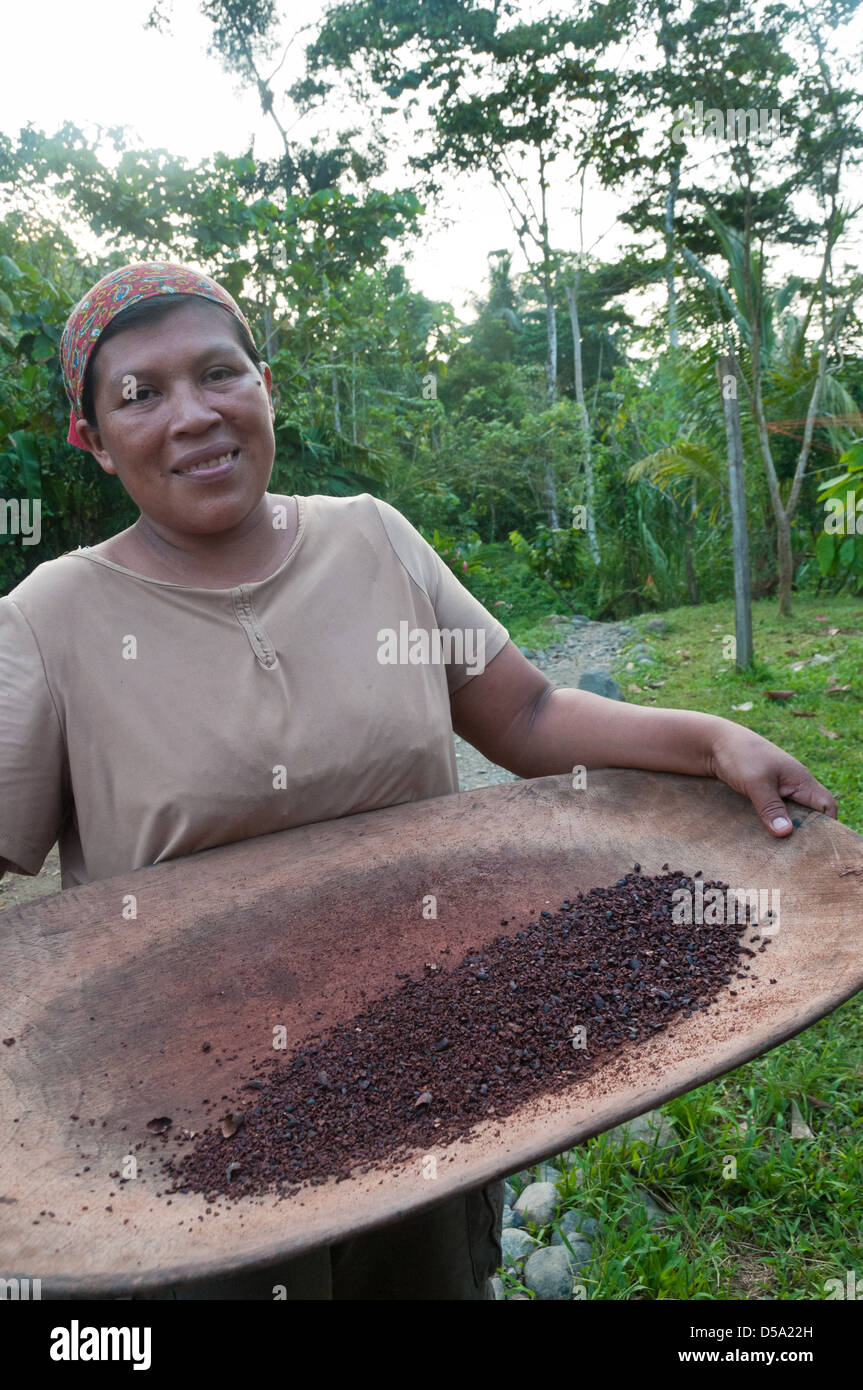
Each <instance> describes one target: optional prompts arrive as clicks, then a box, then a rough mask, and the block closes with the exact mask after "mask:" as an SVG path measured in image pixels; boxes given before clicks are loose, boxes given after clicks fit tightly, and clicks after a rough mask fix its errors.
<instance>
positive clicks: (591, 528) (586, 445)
mask: <svg viewBox="0 0 863 1390" xmlns="http://www.w3.org/2000/svg"><path fill="white" fill-rule="evenodd" d="M563 288H564V290H565V292H566V302H567V304H568V305H569V322H570V325H571V327H572V360H573V366H574V371H575V402H576V407H577V409H578V416H579V422H580V426H581V441H582V447H583V449H584V479H585V485H586V491H587V541H588V545H589V546H590V553H591V555H592V557H593V563H594V564H595V565H598V564H599V542H598V541H597V539H596V506H595V500H596V499H595V489H594V479H593V454H592V451H591V439H590V417H589V415H588V413H587V406H586V405H585V403H584V375H583V370H582V361H581V325H580V323H579V320H578V271H577V270H574V271H573V274H572V280H571V281H568V282H566V283H565V284H564V287H563Z"/></svg>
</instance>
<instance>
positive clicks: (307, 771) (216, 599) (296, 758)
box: [0, 262, 836, 1299]
mask: <svg viewBox="0 0 863 1390" xmlns="http://www.w3.org/2000/svg"><path fill="white" fill-rule="evenodd" d="M61 365H62V369H63V374H64V380H65V384H66V389H67V392H68V395H69V399H70V402H71V406H72V413H71V420H70V431H69V441H70V442H71V443H73V444H75V445H77V446H78V447H81V448H83V449H86V450H88V451H89V452H91V453H92V454H93V455H94V457H95V459H96V460H97V462H98V463H99V464H100V466H101V467H102V468H103V469H104V470H105V471H106V472H107V473H111V474H116V475H117V477H118V478H119V479H120V482H121V484H122V486H123V487H124V488H125V490H126V491H127V492H128V494H129V495H130V497H131V498H132V499H133V501H134V502H135V503H136V505H137V506H138V508H139V510H140V516H139V517H138V520H137V521H136V522H135V523H134V525H132V526H130V527H129V528H128V530H126V531H123V532H121V533H120V534H119V535H116V536H112V537H110V538H109V539H107V540H105V541H103V542H101V544H99V545H96V546H93V547H92V548H90V547H87V548H85V549H84V550H77V551H74V552H70V553H67V554H65V555H62V556H60V557H59V558H58V559H56V560H52V561H49V562H48V563H46V564H42V565H40V566H38V567H37V569H36V570H35V571H34V572H33V573H32V574H30V575H29V576H28V577H27V578H26V579H25V580H24V581H23V582H22V583H21V584H19V585H18V586H17V588H16V589H14V590H13V591H12V593H11V594H10V595H9V596H8V597H7V598H4V599H2V600H0V696H2V698H0V784H2V791H3V795H2V800H0V807H2V809H0V856H2V857H0V872H2V871H3V870H5V869H7V868H11V869H13V870H14V871H16V872H19V873H27V874H35V873H37V872H38V871H39V868H40V867H41V865H42V862H43V860H44V858H45V855H46V854H47V852H48V850H49V849H50V848H51V846H52V845H53V844H54V843H55V841H57V840H58V839H59V844H60V857H61V867H62V885H63V887H64V888H68V887H71V886H73V885H76V884H83V883H88V882H91V881H92V880H94V879H100V878H106V877H109V876H112V875H117V874H123V873H125V872H128V871H130V870H132V869H136V868H140V867H142V866H144V865H147V864H154V863H158V862H160V861H163V860H166V859H173V858H176V857H178V856H180V855H186V854H191V853H194V852H195V851H197V850H202V849H207V848H210V847H212V846H214V845H220V844H225V843H228V842H231V841H235V840H241V839H244V838H246V837H248V836H251V835H260V834H265V833H269V832H272V831H276V830H282V829H285V828H287V827H289V826H295V825H301V824H306V823H310V822H314V821H320V820H326V819H330V818H333V817H338V816H345V815H350V814H353V813H356V812H359V811H366V810H373V809H376V808H378V807H383V806H389V805H393V804H397V803H401V802H405V801H412V800H418V799H421V798H423V797H430V796H439V795H444V794H447V793H450V792H456V791H457V790H458V776H457V772H456V765H455V758H454V752H453V744H452V730H453V729H455V730H456V731H457V732H458V733H459V734H461V735H462V736H463V737H464V738H466V739H467V740H468V741H469V742H471V743H472V744H474V745H475V746H476V747H477V748H478V749H480V751H481V752H483V753H484V754H485V755H486V756H487V757H489V758H491V759H492V760H493V761H494V762H496V763H498V764H500V765H501V766H503V767H505V768H507V769H509V770H510V771H512V772H514V773H516V774H517V775H519V776H522V777H535V776H544V775H547V774H552V773H564V772H568V771H570V770H571V769H572V767H573V766H574V765H575V764H582V765H584V766H585V767H588V768H590V767H602V766H617V767H638V768H652V769H657V770H667V771H673V772H683V773H693V774H700V775H713V776H716V777H720V778H722V779H723V780H724V781H726V782H727V783H728V784H729V785H730V786H732V787H734V788H735V789H736V790H737V791H740V792H742V793H744V794H745V795H748V796H749V797H750V798H751V799H752V801H753V803H754V805H755V807H756V809H757V810H758V813H759V815H760V816H761V818H762V821H763V822H764V825H765V827H766V830H767V831H768V832H769V833H770V834H773V835H775V836H777V837H781V836H784V835H789V834H791V833H792V827H791V822H790V820H789V818H788V816H787V814H786V811H785V807H784V805H783V802H782V797H783V796H793V797H795V798H796V799H797V800H798V801H800V802H803V803H804V804H806V805H809V806H812V807H815V808H816V809H818V810H820V811H824V812H826V813H827V814H828V815H831V816H834V817H835V815H836V803H835V801H834V799H833V797H832V796H831V794H830V793H829V792H828V791H827V790H826V788H824V787H823V786H821V785H820V783H818V782H816V781H815V779H814V778H813V777H812V776H811V775H810V773H809V772H808V771H807V770H806V768H805V767H803V765H802V764H801V763H799V762H797V760H796V759H794V758H792V757H790V756H789V755H788V754H787V753H784V752H783V751H782V750H781V749H779V748H777V747H776V746H775V745H774V744H772V743H769V742H767V740H765V739H762V738H760V737H759V736H758V735H757V734H754V733H751V732H750V731H749V730H747V729H744V728H742V727H740V726H739V725H736V724H734V723H731V722H730V721H728V720H724V719H719V718H714V717H712V716H708V715H705V714H699V713H696V712H692V711H685V710H662V709H650V708H640V707H636V706H630V705H628V704H625V703H617V702H615V701H610V700H606V699H603V698H602V697H600V696H596V695H592V694H589V693H586V692H583V691H577V690H555V689H553V687H551V686H550V684H549V682H548V681H547V680H546V679H545V677H544V676H542V675H541V674H540V672H539V671H537V670H536V668H535V667H533V666H531V664H530V663H529V662H528V661H526V660H525V658H524V657H523V656H522V655H521V653H520V652H519V651H518V649H517V648H516V647H515V646H514V645H513V644H512V642H510V641H509V639H508V634H507V633H506V630H505V629H504V628H503V627H502V626H501V625H500V623H498V622H497V621H496V620H495V619H494V618H493V617H492V616H491V615H490V614H489V613H487V612H486V610H485V609H484V608H483V607H482V606H481V605H480V604H479V603H478V602H477V601H476V600H475V599H474V598H473V597H472V596H471V595H470V594H469V593H468V592H467V591H466V590H465V589H464V588H463V587H462V586H461V585H460V584H459V583H458V581H457V580H456V578H455V577H454V575H453V574H452V573H451V571H450V570H449V569H448V568H447V567H446V566H445V565H444V564H443V562H442V561H441V560H440V559H439V558H438V557H437V556H436V554H435V553H434V551H433V550H432V549H431V547H430V546H429V545H428V544H427V543H426V542H425V541H424V540H423V539H422V537H421V536H420V535H419V533H418V532H417V531H416V530H415V529H414V528H413V527H412V526H411V525H410V523H409V522H408V521H407V520H406V519H405V518H404V517H403V516H401V514H400V513H399V512H398V511H396V510H395V509H394V508H393V507H391V506H389V505H388V504H387V503H384V502H379V501H377V500H376V499H375V498H373V497H371V496H370V495H369V494H362V495H360V496H357V497H347V498H333V497H322V496H312V497H303V496H298V497H285V496H280V495H277V494H271V493H268V492H267V486H268V483H269V480H270V476H271V472H272V468H273V461H274V451H275V442H274V435H273V418H274V408H273V402H272V377H271V373H270V369H269V367H268V366H267V365H266V364H265V363H263V362H262V361H261V359H260V356H259V354H258V352H257V350H256V348H255V345H254V341H253V338H252V335H251V332H250V330H249V327H248V324H247V323H246V320H245V318H244V317H243V315H242V313H241V311H240V309H239V308H238V307H237V305H236V304H235V302H234V300H233V299H232V298H231V296H230V295H228V294H227V293H226V291H225V290H223V289H222V288H221V287H220V286H218V285H217V284H215V282H214V281H212V280H210V279H209V278H208V277H207V276H204V275H201V274H199V273H198V272H195V271H192V270H189V269H188V268H185V267H181V266H173V265H169V264H166V263H162V262H153V263H148V264H142V265H133V266H125V267H123V268H122V269H120V270H117V271H114V272H112V273H111V274H110V275H108V276H105V277H104V278H103V279H102V280H100V281H99V282H98V284H96V285H95V286H94V287H93V288H92V289H91V290H90V292H89V293H88V294H87V295H86V296H85V298H84V299H83V300H82V301H81V302H80V303H79V304H78V305H77V306H76V308H75V309H74V310H73V312H72V314H71V315H70V317H69V320H68V322H67V324H66V328H65V330H64V334H63V339H62V344H61ZM405 622H407V624H408V628H407V629H406V630H407V631H409V632H411V633H412V634H413V633H414V632H416V631H417V630H420V631H423V632H425V633H427V634H431V633H432V632H434V631H435V629H439V630H446V631H449V632H450V633H454V634H458V633H464V634H467V635H469V636H470V635H472V637H473V641H470V640H468V641H466V643H465V649H464V651H462V652H460V653H459V652H456V653H455V657H463V658H465V659H463V660H462V659H458V660H457V659H455V657H454V656H453V654H452V653H451V657H452V659H450V660H449V661H448V662H447V663H446V664H445V665H442V664H440V663H439V662H435V661H434V660H426V661H424V662H417V661H416V660H415V659H414V660H407V661H396V662H395V663H392V662H389V661H386V660H384V659H382V655H381V635H382V632H383V631H384V630H391V631H393V632H395V633H399V632H400V631H402V628H401V624H403V623H405ZM469 652H473V653H477V652H481V653H482V654H483V656H484V664H483V662H482V661H477V660H473V661H471V660H470V659H469V658H468V653H469ZM501 1200H502V1185H501V1184H499V1183H495V1184H491V1186H489V1187H487V1188H485V1189H481V1190H480V1191H479V1192H476V1193H472V1194H470V1195H469V1196H468V1197H467V1198H464V1197H459V1198H458V1199H455V1200H450V1201H447V1202H444V1203H441V1204H439V1205H438V1206H436V1207H435V1208H433V1209H432V1210H431V1211H429V1212H427V1213H424V1214H422V1215H421V1216H420V1217H415V1218H411V1219H409V1220H407V1221H402V1222H399V1223H397V1224H396V1225H395V1226H391V1227H388V1228H386V1229H385V1230H383V1231H379V1232H373V1233H371V1234H370V1235H367V1236H363V1237H360V1238H357V1239H355V1240H351V1241H345V1242H341V1243H340V1244H337V1245H334V1246H332V1247H329V1248H328V1249H323V1250H318V1251H315V1252H312V1254H310V1255H308V1256H304V1257H303V1258H302V1259H300V1260H295V1261H292V1262H291V1265H290V1266H289V1267H287V1266H282V1267H280V1268H279V1269H278V1270H270V1271H268V1272H265V1274H263V1275H261V1276H259V1277H257V1278H255V1279H250V1280H247V1281H245V1283H243V1284H242V1285H238V1284H237V1283H236V1282H232V1283H229V1284H218V1283H208V1284H205V1285H197V1286H195V1288H194V1289H191V1290H190V1289H189V1288H185V1289H183V1290H178V1291H177V1296H180V1297H262V1298H270V1297H272V1296H273V1295H272V1290H273V1287H274V1285H277V1284H283V1285H285V1287H286V1289H287V1293H288V1296H289V1297H307V1298H308V1297H311V1298H351V1297H355V1298H360V1297H371V1298H375V1297H376V1298H451V1297H455V1298H477V1299H482V1298H488V1297H490V1296H491V1292H490V1284H489V1277H490V1275H491V1274H492V1273H493V1271H494V1268H495V1267H496V1266H497V1264H498V1263H499V1258H500V1246H499V1237H500V1210H501Z"/></svg>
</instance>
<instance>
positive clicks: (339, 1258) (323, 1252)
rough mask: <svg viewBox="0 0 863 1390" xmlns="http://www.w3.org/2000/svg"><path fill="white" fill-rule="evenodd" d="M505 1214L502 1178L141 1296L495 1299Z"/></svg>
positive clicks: (192, 1297) (180, 1297)
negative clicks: (234, 1270)
mask: <svg viewBox="0 0 863 1390" xmlns="http://www.w3.org/2000/svg"><path fill="white" fill-rule="evenodd" d="M502 1215H503V1182H502V1181H501V1182H494V1183H491V1184H489V1186H487V1187H480V1188H477V1189H475V1190H474V1191H473V1192H468V1193H465V1194H460V1195H459V1196H457V1197H450V1198H447V1200H446V1201H445V1202H441V1203H439V1204H438V1205H437V1206H434V1207H429V1208H428V1209H427V1210H426V1211H423V1212H420V1213H419V1215H417V1216H407V1217H402V1218H401V1220H399V1221H395V1222H393V1223H392V1224H391V1225H389V1226H384V1227H383V1228H382V1229H380V1230H377V1231H370V1232H368V1233H367V1234H364V1235H360V1236H355V1237H352V1238H351V1239H350V1240H342V1241H339V1242H338V1243H337V1244H335V1245H329V1246H321V1247H320V1248H319V1249H316V1250H311V1251H309V1252H307V1253H306V1254H304V1255H300V1256H298V1257H297V1258H296V1259H293V1260H289V1261H287V1262H286V1263H285V1264H282V1265H275V1266H272V1267H270V1268H269V1269H266V1270H262V1271H258V1272H257V1273H254V1274H247V1275H241V1276H234V1277H230V1278H223V1279H206V1280H198V1281H196V1282H194V1283H188V1284H178V1285H175V1286H174V1287H173V1288H169V1289H165V1290H164V1291H161V1292H159V1293H154V1294H141V1295H138V1296H137V1297H138V1298H143V1299H153V1298H174V1299H269V1300H273V1299H276V1298H287V1299H367V1300H376V1301H385V1300H399V1299H402V1300H405V1299H409V1300H431V1299H459V1300H461V1299H482V1300H487V1299H493V1298H494V1291H493V1290H492V1287H491V1276H492V1275H493V1274H494V1273H495V1271H496V1270H497V1269H498V1268H499V1267H500V1264H501V1248H500V1235H501V1218H502Z"/></svg>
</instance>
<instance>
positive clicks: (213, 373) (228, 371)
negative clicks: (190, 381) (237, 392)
mask: <svg viewBox="0 0 863 1390" xmlns="http://www.w3.org/2000/svg"><path fill="white" fill-rule="evenodd" d="M220 372H221V373H223V376H222V380H224V377H225V376H231V369H230V367H213V369H212V371H211V372H208V376H209V377H210V379H211V380H212V378H213V377H215V378H216V379H217V380H218V379H219V377H218V373H220Z"/></svg>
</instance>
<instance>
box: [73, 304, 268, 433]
mask: <svg viewBox="0 0 863 1390" xmlns="http://www.w3.org/2000/svg"><path fill="white" fill-rule="evenodd" d="M195 298H196V296H195V295H188V294H178V295H153V296H151V298H149V299H141V300H139V301H138V303H137V304H130V305H129V308H128V309H123V310H121V312H120V313H119V314H117V315H115V317H114V318H112V319H111V322H110V323H109V324H107V325H106V327H105V328H104V329H103V330H102V334H101V336H100V338H99V341H98V342H97V344H96V346H95V347H94V349H93V351H92V352H91V354H90V360H89V361H88V363H87V370H86V371H85V373H84V383H83V386H82V390H81V404H82V405H83V407H84V419H85V420H86V421H87V423H88V424H90V425H92V426H93V428H94V429H98V428H99V426H98V422H97V420H96V409H95V405H94V403H93V390H94V385H95V377H94V375H93V364H94V362H95V361H96V358H97V357H98V355H99V349H100V348H101V347H102V344H103V343H106V342H108V340H109V339H111V338H113V337H115V336H116V334H118V333H122V332H123V330H124V329H126V328H141V327H143V326H144V325H149V324H151V323H159V322H160V321H161V320H162V319H163V318H166V317H167V315H168V314H170V313H171V312H172V310H174V309H176V308H177V306H178V305H179V304H187V303H188V301H189V300H190V299H195ZM203 302H204V303H213V301H212V300H204V301H203ZM215 307H216V308H217V309H218V310H219V311H220V313H223V314H224V315H225V316H226V317H227V318H228V319H229V321H230V324H231V327H232V329H233V332H234V336H235V337H236V339H237V341H238V343H239V344H240V347H241V348H242V349H243V351H244V352H245V354H246V356H247V357H248V358H249V359H250V360H251V361H252V362H253V363H254V365H255V366H256V367H260V365H261V363H262V362H263V360H264V359H263V358H262V357H261V354H260V353H259V352H258V349H257V348H256V347H255V344H254V343H253V341H252V339H251V336H250V335H249V333H248V332H247V331H246V329H245V327H244V325H243V324H242V323H240V321H239V319H237V318H235V317H234V315H233V314H231V313H229V312H228V310H227V309H224V308H223V307H222V305H221V304H216V305H215Z"/></svg>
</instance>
